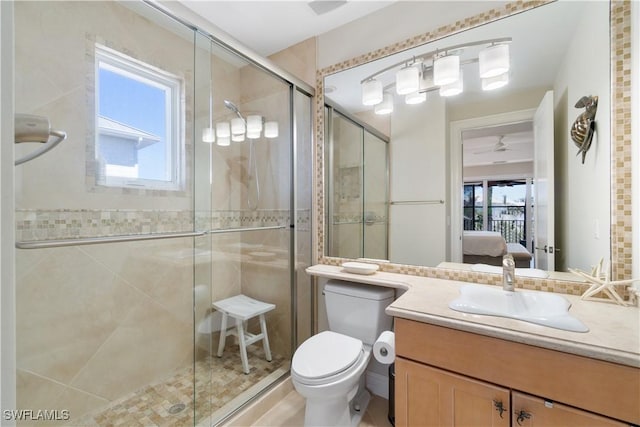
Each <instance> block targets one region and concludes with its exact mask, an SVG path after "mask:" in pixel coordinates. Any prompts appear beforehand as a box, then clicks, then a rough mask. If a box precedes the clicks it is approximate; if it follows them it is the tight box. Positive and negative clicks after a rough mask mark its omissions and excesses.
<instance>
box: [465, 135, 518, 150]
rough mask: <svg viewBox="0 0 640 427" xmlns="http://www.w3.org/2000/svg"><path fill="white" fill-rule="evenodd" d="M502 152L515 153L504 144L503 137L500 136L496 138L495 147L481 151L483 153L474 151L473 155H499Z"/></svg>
mask: <svg viewBox="0 0 640 427" xmlns="http://www.w3.org/2000/svg"><path fill="white" fill-rule="evenodd" d="M504 151H517V150H516V149H515V148H510V147H509V146H508V145H507V143H506V142H504V135H500V136H499V137H498V142H496V145H494V146H493V148H490V149H488V150H483V151H476V152H474V153H473V154H484V153H501V152H504Z"/></svg>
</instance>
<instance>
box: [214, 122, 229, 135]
mask: <svg viewBox="0 0 640 427" xmlns="http://www.w3.org/2000/svg"><path fill="white" fill-rule="evenodd" d="M216 136H217V137H218V138H229V137H230V136H231V127H230V126H229V122H218V123H216Z"/></svg>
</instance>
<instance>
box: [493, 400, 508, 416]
mask: <svg viewBox="0 0 640 427" xmlns="http://www.w3.org/2000/svg"><path fill="white" fill-rule="evenodd" d="M493 406H494V407H495V408H496V411H498V412H499V413H500V418H502V413H503V412H504V411H506V409H505V407H504V405H503V404H502V402H501V401H499V400H494V401H493Z"/></svg>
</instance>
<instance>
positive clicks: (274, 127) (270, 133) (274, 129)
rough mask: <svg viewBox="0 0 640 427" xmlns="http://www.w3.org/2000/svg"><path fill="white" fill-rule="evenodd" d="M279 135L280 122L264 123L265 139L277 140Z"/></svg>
mask: <svg viewBox="0 0 640 427" xmlns="http://www.w3.org/2000/svg"><path fill="white" fill-rule="evenodd" d="M278 133H279V132H278V122H274V121H269V122H265V123H264V137H265V138H277V137H278Z"/></svg>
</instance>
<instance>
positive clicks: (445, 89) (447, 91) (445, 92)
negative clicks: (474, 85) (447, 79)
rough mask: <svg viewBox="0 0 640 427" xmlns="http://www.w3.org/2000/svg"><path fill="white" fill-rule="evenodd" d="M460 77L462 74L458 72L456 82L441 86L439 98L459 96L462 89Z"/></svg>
mask: <svg viewBox="0 0 640 427" xmlns="http://www.w3.org/2000/svg"><path fill="white" fill-rule="evenodd" d="M462 75H463V73H462V71H460V75H459V78H458V80H456V81H454V82H453V83H449V84H446V85H441V86H440V96H456V95H459V94H461V93H462V91H463V89H464V79H463V78H462Z"/></svg>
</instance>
